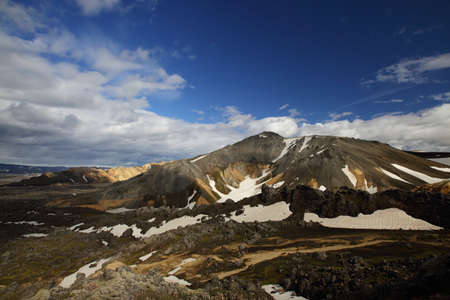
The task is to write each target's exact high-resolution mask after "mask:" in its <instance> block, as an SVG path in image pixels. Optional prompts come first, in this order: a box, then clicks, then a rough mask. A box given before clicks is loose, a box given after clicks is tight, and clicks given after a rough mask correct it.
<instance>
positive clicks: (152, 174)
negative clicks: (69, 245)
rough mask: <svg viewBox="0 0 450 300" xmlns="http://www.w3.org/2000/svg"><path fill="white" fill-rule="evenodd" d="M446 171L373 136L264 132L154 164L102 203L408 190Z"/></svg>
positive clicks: (167, 203)
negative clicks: (286, 190)
mask: <svg viewBox="0 0 450 300" xmlns="http://www.w3.org/2000/svg"><path fill="white" fill-rule="evenodd" d="M449 177H450V172H449V170H448V166H446V165H443V164H440V163H437V162H433V161H430V160H427V159H424V158H421V157H418V156H416V155H413V154H411V153H407V152H405V151H402V150H399V149H395V148H393V147H391V146H389V145H387V144H383V143H380V142H376V141H365V140H360V139H354V138H344V137H334V136H317V135H314V136H304V137H296V138H283V137H282V136H280V135H278V134H276V133H273V132H263V133H261V134H258V135H255V136H251V137H249V138H246V139H244V140H242V141H240V142H238V143H236V144H233V145H229V146H226V147H224V148H222V149H219V150H217V151H214V152H211V153H208V154H205V155H201V156H197V157H195V158H192V159H183V160H178V161H173V162H170V163H167V164H164V165H159V166H153V167H152V168H151V169H150V170H149V171H147V172H146V173H143V174H140V175H139V176H136V177H134V178H132V179H129V180H127V181H123V182H118V183H115V184H113V185H112V186H110V187H109V188H108V189H107V190H106V191H105V192H104V193H103V195H102V199H101V201H102V203H103V205H102V207H105V204H106V206H108V204H107V203H108V202H109V203H111V205H117V203H121V204H120V205H128V206H130V205H131V206H155V207H159V206H172V207H185V206H189V207H192V206H193V205H203V204H211V203H214V202H225V201H226V200H227V199H232V200H234V201H238V200H241V199H242V198H245V197H250V196H253V195H256V194H258V193H260V192H261V187H262V185H263V183H265V184H268V185H271V186H273V187H276V188H279V187H281V186H283V185H286V186H296V185H307V186H310V187H312V188H316V189H320V190H322V191H325V190H327V191H336V190H337V189H339V188H340V187H342V186H345V187H349V188H354V189H357V190H363V191H367V192H368V193H375V192H377V191H384V190H388V189H392V188H396V189H401V190H411V189H413V188H414V187H416V186H418V185H422V184H425V183H435V182H439V181H441V180H444V179H448V178H449ZM92 207H95V206H92Z"/></svg>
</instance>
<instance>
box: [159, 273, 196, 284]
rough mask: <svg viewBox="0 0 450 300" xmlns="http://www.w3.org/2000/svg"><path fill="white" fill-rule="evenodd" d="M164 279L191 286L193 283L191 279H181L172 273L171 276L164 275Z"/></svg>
mask: <svg viewBox="0 0 450 300" xmlns="http://www.w3.org/2000/svg"><path fill="white" fill-rule="evenodd" d="M164 280H165V281H166V282H169V283H177V284H179V285H183V286H190V285H191V283H190V282H189V281H186V280H184V279H180V278H178V277H176V276H174V275H170V276H167V277H164Z"/></svg>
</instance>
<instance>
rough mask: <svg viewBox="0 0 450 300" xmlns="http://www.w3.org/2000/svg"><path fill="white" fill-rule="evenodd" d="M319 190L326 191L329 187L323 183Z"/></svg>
mask: <svg viewBox="0 0 450 300" xmlns="http://www.w3.org/2000/svg"><path fill="white" fill-rule="evenodd" d="M319 190H321V191H322V192H325V191H326V190H327V188H326V187H325V186H323V185H321V186H319Z"/></svg>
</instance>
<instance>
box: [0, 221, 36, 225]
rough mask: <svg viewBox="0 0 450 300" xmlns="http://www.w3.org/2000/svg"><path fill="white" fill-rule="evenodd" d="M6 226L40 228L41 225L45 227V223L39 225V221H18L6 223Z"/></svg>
mask: <svg viewBox="0 0 450 300" xmlns="http://www.w3.org/2000/svg"><path fill="white" fill-rule="evenodd" d="M5 224H16V225H33V226H40V225H44V224H45V223H39V222H37V221H17V222H5Z"/></svg>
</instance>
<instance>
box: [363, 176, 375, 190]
mask: <svg viewBox="0 0 450 300" xmlns="http://www.w3.org/2000/svg"><path fill="white" fill-rule="evenodd" d="M364 188H365V190H366V191H367V192H368V193H369V194H375V193H376V192H377V191H378V188H377V187H376V186H374V185H371V186H367V180H366V179H365V178H364Z"/></svg>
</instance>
